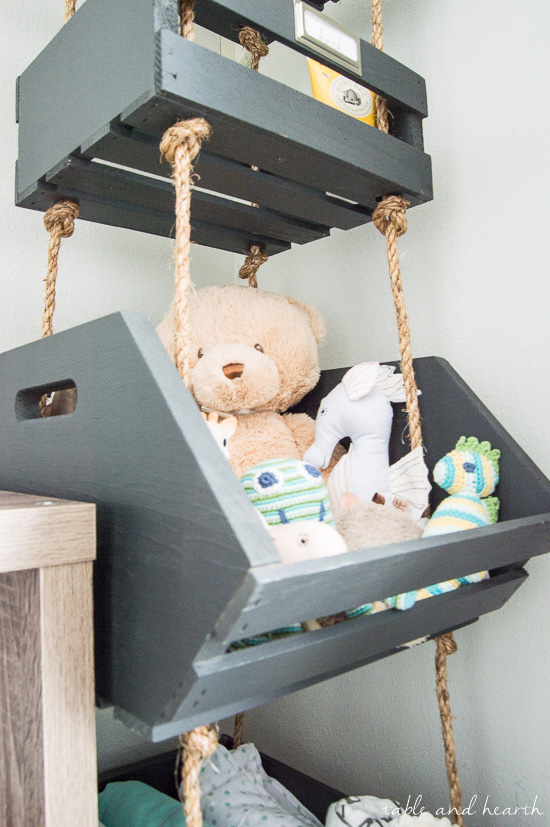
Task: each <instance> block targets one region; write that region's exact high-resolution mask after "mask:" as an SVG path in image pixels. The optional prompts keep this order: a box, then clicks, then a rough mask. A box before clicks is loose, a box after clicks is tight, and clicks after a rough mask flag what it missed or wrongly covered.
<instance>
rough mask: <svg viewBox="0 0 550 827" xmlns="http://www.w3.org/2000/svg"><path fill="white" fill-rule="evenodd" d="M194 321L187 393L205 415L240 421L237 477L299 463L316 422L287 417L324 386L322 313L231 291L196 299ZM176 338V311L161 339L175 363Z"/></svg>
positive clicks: (260, 293) (209, 290)
mask: <svg viewBox="0 0 550 827" xmlns="http://www.w3.org/2000/svg"><path fill="white" fill-rule="evenodd" d="M189 319H190V329H189V335H190V342H191V348H190V387H189V390H190V391H191V393H192V394H193V396H194V398H195V400H196V402H197V404H198V405H199V406H200V407H201V408H202V410H205V411H216V412H220V413H224V414H232V415H233V416H235V417H236V420H237V427H236V430H235V433H234V434H233V436H232V438H231V444H230V448H231V450H230V455H231V456H230V463H231V467H232V468H233V470H234V472H235V474H236V475H237V476H238V477H241V476H242V475H243V474H244V472H245V471H246V470H247V469H248V468H250V467H252V466H253V465H258V463H261V462H266V461H268V460H273V459H279V458H281V457H284V458H288V459H300V460H301V459H302V457H303V455H304V453H305V452H306V450H307V449H308V448H309V446H310V445H311V444H312V442H313V440H314V438H315V423H314V421H313V420H312V419H311V417H309V416H308V415H307V414H289V413H286V411H287V410H288V408H290V407H292V406H293V405H295V404H296V403H297V402H299V401H300V399H302V397H304V396H305V395H306V393H308V391H310V390H311V389H312V388H313V387H315V385H316V384H317V382H318V380H319V375H320V371H319V356H318V346H319V344H320V343H321V341H322V340H323V337H324V335H325V325H324V322H323V319H322V318H321V315H320V314H319V313H318V311H317V310H315V308H313V307H310V306H309V305H306V304H303V303H302V302H300V301H298V300H297V299H294V298H292V297H291V296H280V295H278V294H276V293H270V292H267V291H265V290H257V289H252V288H248V287H240V286H238V285H233V284H228V285H223V286H216V287H206V288H204V289H202V290H198V291H197V292H196V293H194V294H193V295H192V296H191V298H190V303H189ZM174 331H175V312H174V309H173V307H171V308H170V310H169V311H168V313H167V315H166V316H165V318H164V319H163V321H162V322H161V323H160V325H159V326H158V328H157V332H158V334H159V336H160V338H161V341H162V342H163V344H164V346H165V348H166V350H167V351H168V353H169V354H170V356H171V357H172V360H174V359H175V354H174V347H175V338H174ZM342 453H343V450H342V449H340V450H339V451H337V452H335V459H336V458H339V457H340V456H341V455H342ZM333 464H334V463H333ZM331 468H332V466H330V467H329V471H330V470H331Z"/></svg>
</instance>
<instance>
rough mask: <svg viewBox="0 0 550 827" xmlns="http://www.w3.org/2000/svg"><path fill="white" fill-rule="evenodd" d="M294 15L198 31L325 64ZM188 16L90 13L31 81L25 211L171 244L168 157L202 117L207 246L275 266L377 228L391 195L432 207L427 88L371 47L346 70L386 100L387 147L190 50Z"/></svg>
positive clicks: (171, 1) (23, 134)
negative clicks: (166, 138) (64, 215)
mask: <svg viewBox="0 0 550 827" xmlns="http://www.w3.org/2000/svg"><path fill="white" fill-rule="evenodd" d="M292 10H293V3H292V0H272V2H270V3H269V4H258V3H257V2H255V0H218V1H215V0H204V1H203V2H201V3H200V4H197V22H198V23H201V24H203V25H206V26H207V27H209V28H211V29H212V30H213V31H215V32H217V33H219V34H224V35H226V36H230V37H232V39H238V32H239V29H240V27H242V25H245V24H247V25H248V24H250V25H253V26H255V27H259V28H260V29H261V30H262V31H264V32H265V34H266V36H268V37H269V38H270V39H276V40H278V41H280V42H282V43H285V44H286V45H289V46H291V47H292V48H294V49H296V50H298V51H300V52H302V53H303V54H311V55H315V53H314V52H313V51H312V50H311V49H309V48H308V47H307V46H305V45H304V44H302V43H298V42H297V41H296V40H295V39H294V34H293V32H294V29H293V11H292ZM176 12H177V0H136V2H135V3H132V4H127V3H119V2H118V0H87V2H86V4H84V5H83V6H82V8H80V9H79V10H78V11H77V13H76V14H75V16H74V17H73V18H72V19H71V20H70V21H69V22H68V23H67V24H66V25H65V26H64V28H63V29H62V30H61V31H60V32H59V33H58V35H57V36H56V37H55V38H54V40H53V41H52V42H51V43H50V44H49V45H48V46H47V47H46V49H45V50H44V51H43V52H42V54H41V55H39V57H38V58H37V59H36V60H35V61H34V62H33V63H32V64H31V66H29V68H28V69H27V70H26V71H25V72H24V73H23V75H22V76H21V78H20V79H19V83H18V94H17V97H18V106H17V110H18V121H19V159H18V162H17V183H16V202H17V203H18V204H19V205H20V206H24V207H28V208H31V209H37V210H45V209H47V208H48V207H49V206H50V205H51V204H52V203H53V202H54V201H56V200H59V199H61V198H71V199H74V200H76V201H78V202H79V204H80V216H81V217H82V218H83V219H84V220H90V221H97V222H101V223H105V224H112V225H115V226H122V227H128V228H131V229H135V230H138V231H142V232H151V233H155V234H158V235H171V234H173V226H174V216H173V201H174V196H173V185H172V182H171V180H170V172H171V170H170V169H169V167H168V164H167V163H166V162H164V163H161V161H160V153H159V149H158V144H159V141H160V138H161V136H162V134H163V133H164V131H165V130H166V129H167V128H168V127H169V126H171V125H173V123H175V122H176V121H177V120H180V119H185V118H187V117H191V116H197V115H201V116H204V117H205V118H206V119H207V120H208V121H209V123H210V125H211V127H212V137H211V139H210V141H209V142H208V143H207V144H205V146H204V149H203V151H202V152H201V155H200V157H199V159H198V162H197V164H196V172H197V174H198V175H199V176H200V179H199V181H198V184H197V186H198V189H197V190H196V191H195V193H194V196H193V202H192V228H193V240H194V241H195V242H196V243H199V244H206V245H208V246H213V247H219V248H221V249H226V250H231V251H233V252H240V253H246V252H248V250H249V248H250V246H251V245H252V244H258V245H260V246H261V247H263V248H264V249H265V250H266V252H268V254H270V255H273V254H275V253H278V252H281V251H283V250H286V249H289V247H290V245H291V244H293V243H297V244H305V243H308V242H310V241H313V240H316V239H319V238H323V237H325V236H327V235H328V234H329V233H330V231H331V230H332V229H333V228H337V229H342V230H348V229H352V228H353V227H357V226H360V225H361V224H364V223H366V222H368V221H370V220H371V215H372V211H373V209H374V208H375V207H376V205H377V203H378V202H379V200H380V199H381V198H383V197H384V196H385V195H389V194H394V193H399V194H403V195H404V196H405V197H406V198H407V199H408V200H409V201H410V202H411V204H412V205H413V206H414V205H417V204H421V203H423V202H425V201H428V200H430V199H431V198H432V181H431V163H430V158H429V156H428V155H426V154H425V153H424V151H423V143H422V118H423V117H425V115H426V113H427V108H426V95H425V85H424V81H423V80H422V78H420V77H419V76H418V75H416V74H415V73H414V72H411V71H410V70H409V69H406V68H405V67H404V66H402V65H401V64H399V63H398V62H397V61H395V60H393V59H392V58H390V57H388V55H386V54H383V53H381V52H379V51H378V50H376V49H374V48H373V47H372V46H370V45H369V44H368V43H364V42H362V43H361V55H362V73H361V75H360V76H358V75H357V74H355V73H354V72H353V71H351V70H349V69H346V70H341V71H342V72H343V73H344V74H346V75H347V76H349V77H354V79H355V80H357V82H359V83H361V84H367V83H368V84H369V86H370V87H371V88H372V89H373V90H375V91H377V92H381V93H382V94H384V95H385V96H386V97H387V99H388V101H389V103H390V108H391V109H392V112H393V114H394V126H393V134H392V135H385V134H382V133H381V132H379V131H378V130H376V129H374V128H373V127H370V126H368V125H366V124H363V123H361V122H359V121H356V120H355V119H353V118H350V117H348V116H347V115H344V114H342V113H340V112H338V111H336V110H334V109H331V108H330V107H328V106H325V105H324V104H322V103H320V102H319V101H316V100H314V99H313V98H310V97H308V96H306V95H303V94H301V93H299V92H297V91H295V90H293V89H290V88H288V87H286V86H283V85H282V84H280V83H278V82H276V81H274V80H272V79H270V78H268V77H265V76H263V75H261V74H258V73H256V72H253V71H251V70H250V69H248V68H247V67H244V66H241V65H240V64H238V63H236V62H233V61H230V60H228V59H227V58H225V57H222V56H220V55H218V54H215V53H213V52H210V51H208V50H206V49H204V48H202V47H201V46H198V45H197V44H195V43H191V42H188V41H186V40H184V39H183V38H182V37H180V36H179V34H178V33H177V14H176ZM326 62H327V63H330V61H326ZM335 65H336V64H335ZM68 66H70V67H71V70H70V72H68V71H67V68H66V67H68ZM52 90H55V93H52ZM253 165H254V166H256V167H258V168H259V171H258V172H255V171H254V170H252V169H251V166H253ZM199 188H200V189H199ZM205 190H206V192H205ZM250 202H253V203H256V204H259V205H260V208H259V209H257V208H254V207H251V206H250Z"/></svg>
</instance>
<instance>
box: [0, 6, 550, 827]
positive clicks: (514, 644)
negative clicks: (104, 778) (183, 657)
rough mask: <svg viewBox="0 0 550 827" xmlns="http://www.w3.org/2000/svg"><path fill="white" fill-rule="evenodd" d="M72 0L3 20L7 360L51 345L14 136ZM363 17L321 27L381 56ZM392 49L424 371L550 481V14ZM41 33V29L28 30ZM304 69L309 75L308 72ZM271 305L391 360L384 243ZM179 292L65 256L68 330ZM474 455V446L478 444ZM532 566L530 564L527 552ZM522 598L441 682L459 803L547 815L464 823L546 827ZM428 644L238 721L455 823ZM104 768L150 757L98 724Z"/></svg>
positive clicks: (450, 19)
mask: <svg viewBox="0 0 550 827" xmlns="http://www.w3.org/2000/svg"><path fill="white" fill-rule="evenodd" d="M61 5H62V4H61V0H42V2H39V0H27V2H25V3H19V4H17V5H15V4H11V5H10V7H9V8H8V9H3V10H2V16H3V18H4V19H3V21H2V22H3V24H4V25H3V26H2V27H1V28H0V40H1V46H2V48H1V49H0V60H1V61H2V71H1V73H0V88H1V96H0V107H1V109H0V117H1V122H2V130H1V134H0V141H1V142H2V148H3V152H2V153H1V155H0V164H1V175H0V187H2V192H1V195H0V215H1V225H2V227H3V230H4V233H3V260H4V272H5V277H4V285H5V286H4V290H5V293H4V294H3V301H2V308H3V310H4V313H3V324H2V330H1V332H0V348H1V349H6V348H9V347H12V346H15V345H17V344H20V343H23V342H26V341H29V340H30V339H32V338H34V337H36V336H37V334H38V331H39V328H40V316H41V302H42V287H43V286H42V284H41V279H42V278H43V272H44V260H45V251H46V241H47V237H46V233H45V231H44V229H43V227H42V223H41V216H40V215H38V214H34V213H30V212H26V211H23V210H17V209H15V208H14V207H13V206H12V201H13V198H12V191H13V183H12V179H13V163H14V159H15V155H16V127H15V125H14V123H13V85H14V79H15V76H16V75H17V74H18V73H19V72H21V71H22V70H23V69H24V67H25V66H26V65H27V64H28V63H29V61H30V60H31V59H32V58H33V57H34V55H35V54H37V53H38V51H39V50H40V49H41V48H42V47H43V46H44V45H45V44H46V43H47V41H48V40H49V39H50V38H51V37H52V35H53V34H54V33H55V31H56V29H57V27H58V26H59V25H60V22H61V17H62V12H61V8H60V6H61ZM367 6H368V4H367V3H366V2H364V0H342V2H341V3H340V4H334V6H333V4H329V12H330V14H331V15H332V16H333V17H335V18H337V19H339V20H341V21H342V22H343V23H344V24H345V25H347V26H348V28H351V29H353V30H355V31H356V32H358V33H359V34H361V35H362V36H363V37H368V31H369V25H370V24H369V20H368V15H367ZM385 8H386V36H385V42H386V50H387V51H388V53H390V54H391V55H392V56H394V57H396V58H397V59H399V60H401V61H402V62H403V63H405V64H407V65H409V66H410V67H411V68H413V69H415V70H416V71H417V72H419V73H420V74H421V75H423V76H424V77H425V78H426V81H427V86H428V97H429V104H430V117H429V118H428V120H427V122H426V126H425V140H426V148H427V151H428V152H430V153H431V155H432V158H433V165H434V187H435V201H434V202H433V203H431V204H428V205H426V206H423V207H419V208H417V209H415V210H413V211H411V213H410V216H409V232H408V234H407V235H406V236H405V237H404V238H403V239H402V240H401V242H400V248H401V250H402V253H403V254H404V256H403V277H404V283H405V290H406V296H407V301H408V308H409V314H410V319H411V327H412V333H413V349H414V352H415V354H416V355H418V356H422V355H428V354H437V355H440V356H444V357H446V358H447V359H449V361H450V362H451V363H452V364H453V365H454V367H455V368H456V369H457V370H458V371H459V373H460V374H461V375H462V376H463V377H464V379H465V380H466V381H467V382H468V383H469V384H470V385H471V386H472V388H473V389H474V391H475V392H476V393H477V394H478V395H479V396H480V397H481V398H482V399H483V401H484V402H485V403H486V404H487V405H488V406H489V407H490V408H491V410H492V411H493V413H494V414H495V415H496V416H497V417H498V418H499V419H500V421H501V422H502V423H503V424H504V426H505V427H506V428H508V429H509V430H510V432H511V433H512V434H513V436H514V437H515V438H516V439H517V441H518V442H519V443H520V445H522V446H523V447H524V448H525V450H526V451H527V452H528V453H529V454H530V455H531V456H532V457H533V459H534V460H535V461H536V462H537V463H538V464H539V465H540V467H541V468H542V470H543V471H544V472H545V473H546V474H548V475H550V440H549V439H548V436H547V430H546V427H545V426H546V412H547V411H548V409H549V407H550V392H549V390H548V384H547V383H546V382H545V381H544V379H545V373H546V372H547V371H548V367H549V365H550V335H549V333H548V326H547V319H546V315H547V312H548V307H549V306H550V280H549V279H548V277H547V275H546V254H547V243H548V242H547V236H548V232H547V216H548V209H547V191H548V188H549V187H548V185H549V183H550V182H549V180H548V178H549V174H548V163H547V147H546V145H547V136H548V134H549V127H550V119H549V116H548V108H547V106H546V98H545V91H546V89H545V86H546V54H547V49H548V46H547V40H548V35H549V33H550V27H549V25H548V24H549V22H550V21H549V16H550V12H549V9H548V5H547V4H546V2H543V0H535V2H533V3H531V4H529V5H528V7H527V10H526V12H525V13H524V15H523V17H522V18H521V19H520V18H519V16H518V8H519V7H518V5H517V4H514V3H512V2H511V0H486V2H484V3H475V2H473V0H463V2H461V3H458V2H454V3H452V2H445V3H443V2H428V0H414V2H412V0H409V2H397V0H386V6H385ZM29 21H30V22H29ZM298 64H299V65H298ZM264 70H265V71H266V72H269V73H270V74H272V75H274V76H277V77H281V78H282V77H285V78H286V80H287V82H290V83H292V85H295V86H297V87H298V88H305V86H307V74H304V68H303V64H302V63H301V62H300V61H298V62H296V60H294V61H291V60H290V59H289V58H287V57H286V56H285V54H284V50H281V49H279V50H274V54H273V55H272V56H271V57H270V58H268V59H267V60H266V62H265V68H264ZM193 264H194V278H195V281H196V282H197V284H198V285H202V284H205V283H208V282H211V281H232V280H233V279H234V268H235V265H236V264H237V262H236V261H235V259H234V257H233V256H230V255H229V254H223V253H215V252H213V251H209V250H203V249H196V250H195V251H194V256H193ZM260 283H261V286H262V287H264V288H266V289H272V290H277V291H285V292H292V293H294V294H296V295H298V296H300V297H301V298H303V299H305V300H307V301H310V302H311V303H313V304H316V305H317V307H319V309H320V310H321V311H322V312H323V313H324V315H325V317H326V319H327V321H328V327H329V335H328V338H327V343H326V345H325V347H324V349H323V354H322V358H323V364H324V366H326V367H331V366H336V365H348V364H352V363H353V362H354V361H359V360H364V359H377V358H381V359H394V358H397V356H398V348H397V339H396V332H395V323H394V318H393V308H392V305H391V298H390V289H389V285H388V279H387V270H386V263H385V256H384V242H383V239H382V238H381V236H380V235H379V234H378V233H377V232H376V230H375V229H374V228H373V227H372V226H369V227H365V228H360V229H357V230H354V231H351V232H349V233H341V232H338V231H335V232H334V234H333V236H332V237H331V238H330V239H324V240H321V241H318V242H316V243H315V244H312V245H309V246H307V247H305V248H296V249H295V250H294V251H293V252H291V253H284V254H282V255H281V256H279V257H277V258H275V259H274V260H273V261H270V262H268V263H267V264H266V265H265V266H264V268H263V270H262V271H261V273H260ZM170 289H171V252H170V243H169V242H168V241H166V240H164V239H157V238H154V237H151V236H141V235H139V234H137V233H133V232H130V231H123V230H115V229H112V228H105V227H100V226H92V225H86V224H85V223H83V222H82V223H80V224H79V225H78V232H77V233H76V234H75V236H74V237H73V239H72V240H71V241H69V242H65V243H64V245H63V252H62V262H61V276H60V285H59V293H58V296H59V301H58V314H57V316H56V326H57V328H58V329H62V328H65V327H68V326H71V325H73V324H77V323H79V322H81V321H84V320H87V319H90V318H94V317H97V316H99V315H102V314H105V313H108V312H110V311H112V310H116V309H119V308H126V309H132V310H140V311H142V312H145V313H148V314H149V315H150V317H151V318H152V319H154V320H156V319H157V318H158V317H159V316H160V314H161V313H162V310H163V308H164V307H165V306H166V305H167V304H168V302H169V298H170ZM479 436H482V435H481V434H480V435H479ZM527 553H528V550H527ZM528 568H529V571H530V573H531V578H530V580H529V582H528V583H527V584H526V585H525V586H524V587H523V588H522V589H521V591H520V592H519V593H518V594H517V595H516V596H515V597H514V598H513V599H512V601H511V602H510V603H509V604H508V605H507V606H506V607H505V608H504V609H503V610H502V611H501V612H499V613H498V614H495V615H494V616H489V617H486V618H484V619H482V620H481V621H480V622H479V623H478V624H475V625H474V626H472V627H471V628H469V629H467V630H464V631H461V632H458V633H457V635H456V638H457V641H458V644H459V653H458V654H457V655H455V656H454V657H453V658H452V659H451V661H450V670H451V684H450V689H451V700H452V706H453V712H454V715H455V730H456V738H457V749H458V756H459V761H460V769H461V775H462V785H463V789H464V794H465V799H469V797H470V796H471V795H473V794H474V793H477V794H478V795H479V796H481V797H482V798H483V799H484V798H485V796H486V795H489V796H490V799H491V805H492V806H500V807H504V806H525V805H531V804H532V803H533V799H534V797H535V795H538V807H539V809H540V810H542V811H543V812H544V813H545V815H544V816H542V817H540V818H537V817H536V816H523V817H522V816H516V818H515V819H508V820H504V819H501V820H498V819H497V818H490V817H488V816H485V818H481V817H480V816H479V815H478V817H477V819H476V818H474V819H472V820H471V823H472V824H475V825H477V824H496V823H498V824H499V827H500V825H501V824H507V823H513V824H526V825H527V824H541V825H545V824H547V823H548V820H549V819H550V815H549V813H550V774H549V770H548V762H547V755H548V749H547V744H548V742H549V741H550V711H549V710H550V699H549V698H548V696H547V691H546V687H547V684H548V680H549V678H550V663H549V656H548V652H549V651H550V631H549V626H548V624H547V622H546V615H547V612H546V605H547V599H546V595H547V593H548V590H549V588H550V564H549V562H548V560H546V559H539V560H534V561H533V562H531V563H530V564H529V566H528ZM433 648H434V647H433V645H427V646H423V647H420V648H417V649H415V650H413V651H411V652H408V653H406V654H402V655H400V656H398V657H394V658H391V659H389V660H387V661H384V662H380V663H378V664H374V665H372V666H370V667H368V668H365V669H361V670H358V671H356V672H354V673H352V674H350V675H347V676H344V677H341V678H337V679H334V680H332V681H328V682H325V683H323V684H322V685H320V686H318V687H315V688H312V689H309V690H307V691H303V692H301V693H298V694H296V695H294V696H292V697H289V698H286V699H283V700H281V701H279V702H277V703H274V704H271V705H269V706H267V707H264V708H262V709H259V710H255V711H253V712H251V713H250V714H249V715H248V716H247V724H246V734H247V735H248V736H249V737H250V738H254V739H255V740H256V742H257V743H258V745H259V746H260V747H261V748H263V749H265V750H266V751H267V752H271V753H272V754H273V755H276V756H277V757H279V758H282V759H284V760H286V761H287V762H288V763H291V764H293V765H295V766H297V767H299V768H300V769H303V770H306V771H308V772H310V773H311V774H312V775H315V776H317V777H319V778H322V779H324V780H326V781H328V782H330V783H332V784H333V785H334V786H339V787H340V788H342V789H343V790H346V791H350V792H352V791H353V792H356V793H361V792H370V793H373V794H378V795H392V796H396V797H398V798H400V800H402V801H403V800H406V799H407V796H408V794H409V793H410V794H411V795H413V796H416V795H418V794H422V795H423V800H424V803H425V804H427V805H429V806H431V807H436V806H443V805H445V804H446V802H447V792H446V779H445V770H444V764H443V754H442V746H441V739H440V733H439V722H438V714H437V705H436V700H435V692H434V689H433V655H434V652H433ZM98 724H99V750H100V762H101V763H102V765H104V766H106V765H113V764H115V763H117V762H119V761H121V760H126V759H127V758H129V757H132V756H135V755H136V754H138V753H139V754H142V753H143V751H144V747H143V745H142V744H141V742H140V741H139V739H137V738H134V737H133V736H129V735H128V734H126V732H125V731H124V730H123V729H122V727H120V726H119V725H116V726H115V725H114V724H113V723H112V722H111V720H110V717H109V713H100V715H99V717H98Z"/></svg>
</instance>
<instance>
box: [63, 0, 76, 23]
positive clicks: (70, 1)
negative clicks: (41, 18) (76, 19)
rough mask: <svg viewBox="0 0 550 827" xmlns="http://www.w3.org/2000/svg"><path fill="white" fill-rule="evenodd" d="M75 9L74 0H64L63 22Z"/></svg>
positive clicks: (68, 18)
mask: <svg viewBox="0 0 550 827" xmlns="http://www.w3.org/2000/svg"><path fill="white" fill-rule="evenodd" d="M75 11H76V0H65V23H66V22H67V20H70V19H71V17H72V16H73V14H74V13H75Z"/></svg>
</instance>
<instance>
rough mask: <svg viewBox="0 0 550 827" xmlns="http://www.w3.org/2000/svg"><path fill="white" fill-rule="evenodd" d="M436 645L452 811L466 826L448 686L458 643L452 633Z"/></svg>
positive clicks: (454, 816) (442, 725)
mask: <svg viewBox="0 0 550 827" xmlns="http://www.w3.org/2000/svg"><path fill="white" fill-rule="evenodd" d="M436 645H437V649H436V653H435V685H436V691H437V701H438V703H439V716H440V718H441V731H442V733H443V743H444V744H445V766H446V768H447V780H448V782H449V791H450V794H451V808H452V809H451V812H452V814H453V820H454V823H455V824H457V825H458V827H464V817H463V815H462V791H461V789H460V781H459V778H458V768H457V765H456V750H455V740H454V735H453V716H452V714H451V704H450V701H449V690H448V687H447V657H448V655H454V654H455V652H456V651H457V645H456V642H455V640H454V638H453V636H452V634H446V635H441V637H438V638H437V640H436Z"/></svg>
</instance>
